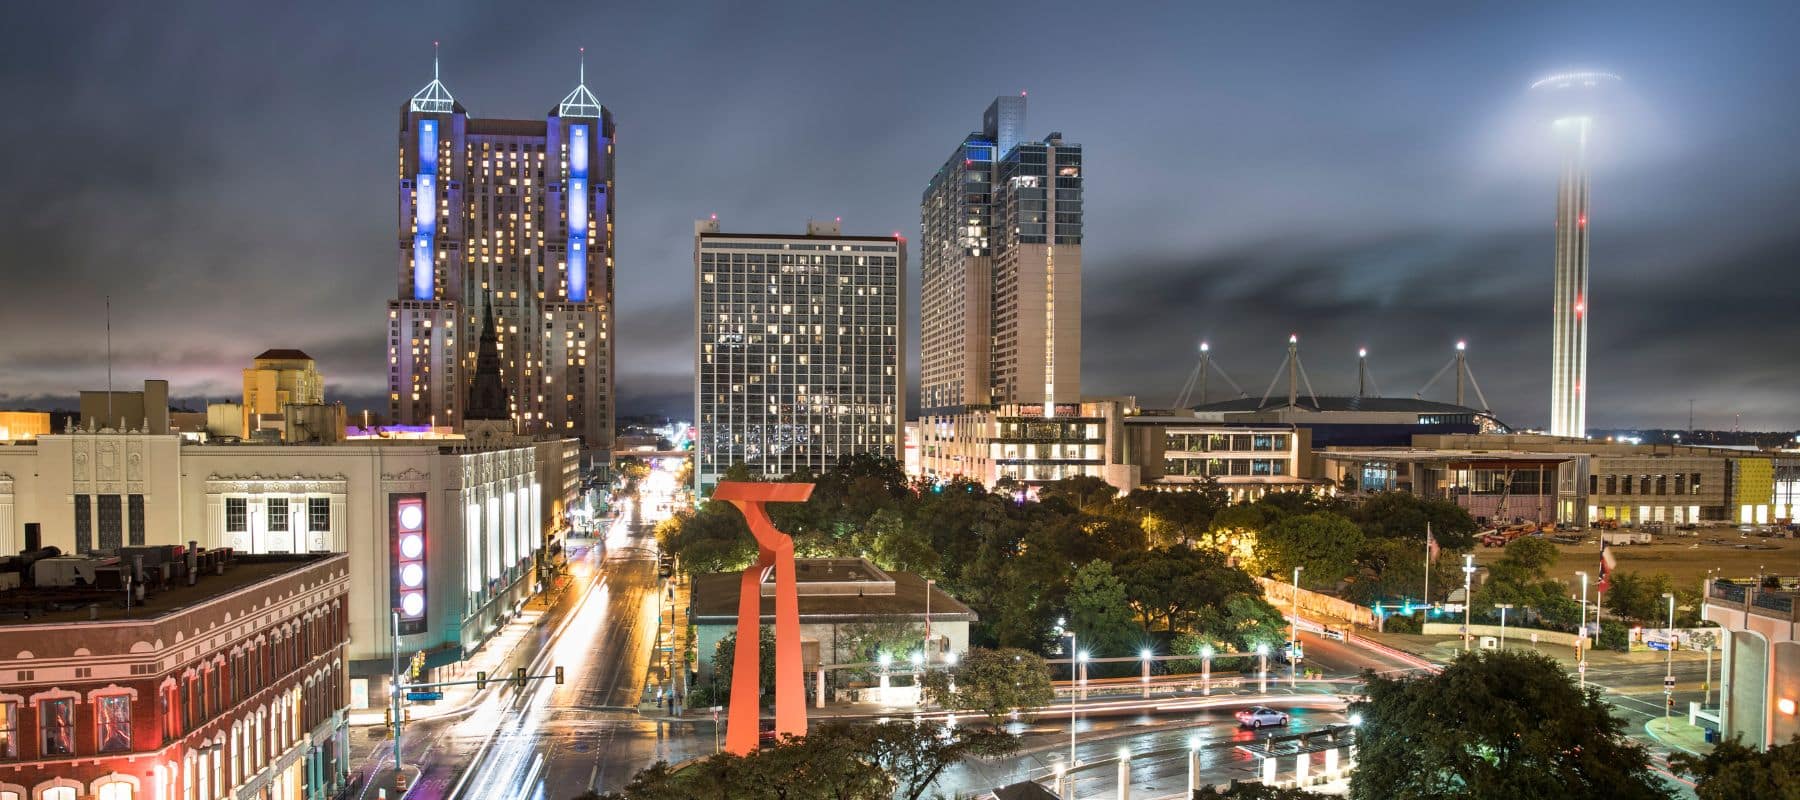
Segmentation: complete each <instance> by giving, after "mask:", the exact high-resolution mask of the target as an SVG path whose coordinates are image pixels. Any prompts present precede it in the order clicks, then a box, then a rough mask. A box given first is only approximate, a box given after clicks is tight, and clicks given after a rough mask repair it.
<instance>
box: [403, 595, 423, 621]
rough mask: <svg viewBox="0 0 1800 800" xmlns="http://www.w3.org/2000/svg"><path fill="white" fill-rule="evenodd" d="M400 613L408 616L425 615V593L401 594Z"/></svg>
mask: <svg viewBox="0 0 1800 800" xmlns="http://www.w3.org/2000/svg"><path fill="white" fill-rule="evenodd" d="M400 613H401V614H404V615H406V616H408V617H418V616H423V615H424V614H425V593H424V592H407V593H406V594H404V595H401V596H400Z"/></svg>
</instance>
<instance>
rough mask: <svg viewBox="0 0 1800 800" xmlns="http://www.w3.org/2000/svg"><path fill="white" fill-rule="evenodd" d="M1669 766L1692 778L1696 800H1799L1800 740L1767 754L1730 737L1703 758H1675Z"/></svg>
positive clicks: (1795, 739) (1779, 745)
mask: <svg viewBox="0 0 1800 800" xmlns="http://www.w3.org/2000/svg"><path fill="white" fill-rule="evenodd" d="M1669 764H1670V766H1673V767H1674V768H1675V769H1677V770H1680V771H1681V772H1685V773H1687V774H1689V775H1692V776H1693V777H1694V779H1695V780H1694V795H1695V796H1696V797H1698V798H1699V799H1700V800H1752V798H1754V800H1800V736H1795V737H1794V738H1792V739H1789V740H1788V742H1787V744H1778V745H1775V746H1774V747H1771V748H1769V749H1768V750H1767V751H1759V750H1757V749H1756V748H1754V747H1747V746H1745V745H1744V743H1743V741H1742V740H1740V739H1739V738H1738V737H1736V736H1733V737H1731V738H1730V739H1726V740H1725V741H1722V742H1719V743H1718V744H1716V745H1714V746H1713V749H1712V752H1710V753H1707V754H1706V755H1704V756H1692V755H1686V754H1677V755H1676V756H1675V757H1674V758H1671V759H1669Z"/></svg>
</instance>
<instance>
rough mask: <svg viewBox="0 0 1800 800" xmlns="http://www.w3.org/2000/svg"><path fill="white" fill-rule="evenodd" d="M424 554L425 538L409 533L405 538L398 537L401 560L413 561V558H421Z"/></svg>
mask: <svg viewBox="0 0 1800 800" xmlns="http://www.w3.org/2000/svg"><path fill="white" fill-rule="evenodd" d="M424 554H425V537H423V536H420V535H419V534H416V533H409V534H407V535H405V536H402V537H400V557H401V558H406V559H414V558H418V557H419V556H422V555H424Z"/></svg>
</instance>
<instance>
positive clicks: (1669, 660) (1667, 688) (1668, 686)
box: [1663, 592, 1675, 719]
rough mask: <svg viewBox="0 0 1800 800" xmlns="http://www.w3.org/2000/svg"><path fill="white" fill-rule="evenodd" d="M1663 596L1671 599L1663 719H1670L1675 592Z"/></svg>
mask: <svg viewBox="0 0 1800 800" xmlns="http://www.w3.org/2000/svg"><path fill="white" fill-rule="evenodd" d="M1663 597H1664V598H1665V599H1667V600H1668V601H1669V638H1668V640H1667V641H1666V642H1665V646H1666V649H1665V650H1664V651H1663V652H1664V653H1666V654H1667V655H1665V656H1664V660H1663V695H1665V699H1664V700H1663V719H1668V718H1669V712H1670V711H1671V710H1673V709H1674V708H1675V686H1674V684H1675V593H1674V592H1663Z"/></svg>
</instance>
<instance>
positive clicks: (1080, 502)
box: [1038, 475, 1119, 514]
mask: <svg viewBox="0 0 1800 800" xmlns="http://www.w3.org/2000/svg"><path fill="white" fill-rule="evenodd" d="M1118 496H1119V490H1118V489H1115V488H1113V486H1112V484H1110V483H1107V482H1106V481H1105V480H1104V479H1102V478H1096V477H1094V476H1092V475H1076V476H1074V477H1070V478H1063V479H1061V480H1057V481H1052V482H1050V483H1046V484H1044V485H1043V486H1041V487H1038V499H1039V500H1040V501H1048V500H1050V499H1051V498H1061V499H1063V500H1067V501H1068V503H1069V505H1070V507H1072V508H1075V509H1079V510H1082V511H1086V512H1088V513H1090V514H1097V513H1099V512H1100V511H1101V510H1102V509H1104V508H1106V505H1107V504H1108V503H1111V502H1112V501H1113V498H1115V497H1118Z"/></svg>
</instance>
